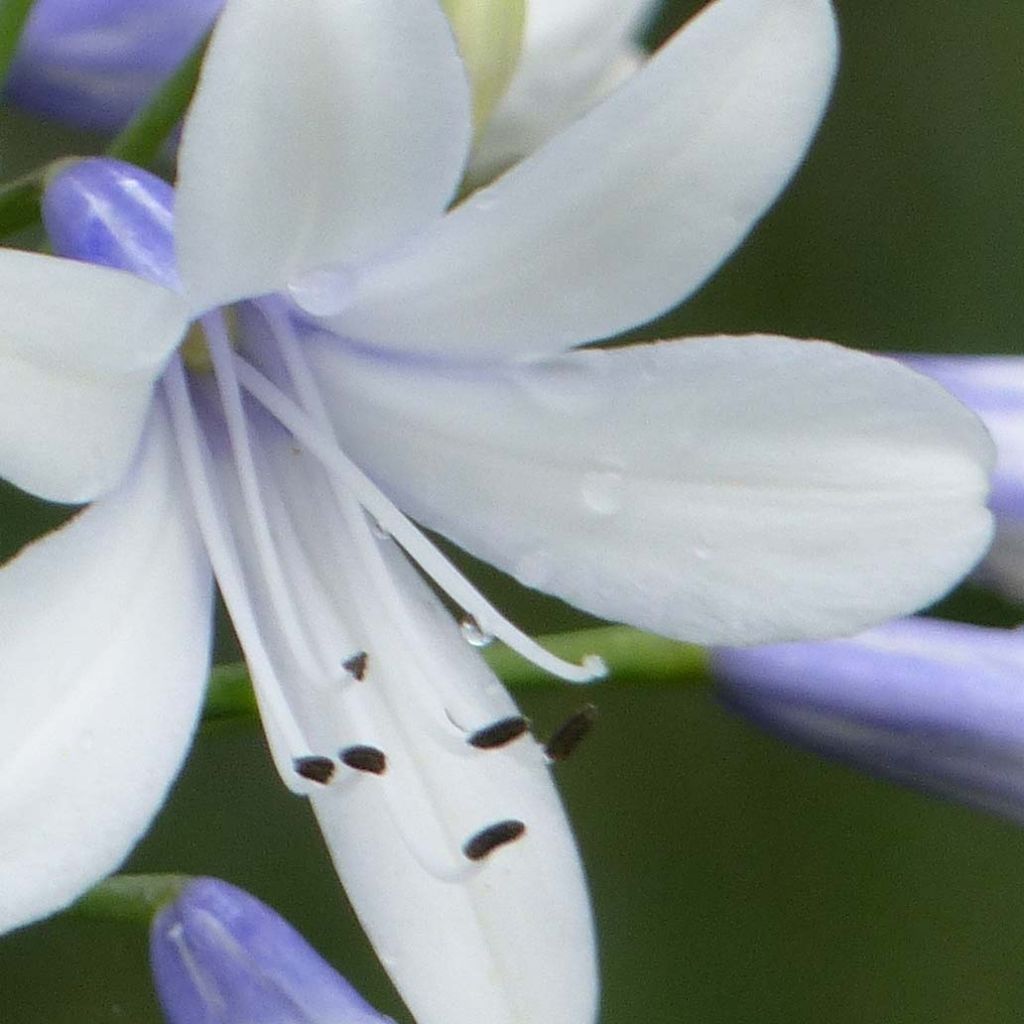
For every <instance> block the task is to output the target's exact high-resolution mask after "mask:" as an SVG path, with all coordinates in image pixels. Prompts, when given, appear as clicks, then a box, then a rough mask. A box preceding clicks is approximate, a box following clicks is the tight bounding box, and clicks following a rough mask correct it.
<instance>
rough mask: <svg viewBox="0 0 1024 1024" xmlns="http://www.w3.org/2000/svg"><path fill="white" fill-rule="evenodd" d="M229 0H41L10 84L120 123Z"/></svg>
mask: <svg viewBox="0 0 1024 1024" xmlns="http://www.w3.org/2000/svg"><path fill="white" fill-rule="evenodd" d="M222 5H223V0H36V4H35V7H34V8H33V10H32V14H31V16H30V17H29V21H28V24H27V25H26V26H25V31H24V33H23V35H22V38H21V42H20V44H19V47H18V52H17V54H16V56H15V60H14V64H13V66H12V68H11V75H10V79H9V81H8V86H7V97H8V99H10V100H11V101H12V102H13V103H16V104H18V105H19V106H21V107H23V108H25V109H26V110H30V111H32V112H34V113H37V114H42V115H43V116H45V117H53V118H56V119H58V120H61V121H65V122H67V123H69V124H73V125H76V126H77V127H79V128H89V129H93V130H96V131H103V132H112V131H115V130H117V129H118V128H121V127H122V126H123V125H124V124H125V122H126V121H128V119H129V118H130V117H132V115H134V114H135V113H136V112H137V111H138V110H139V108H140V107H142V106H143V105H144V103H145V102H146V100H147V99H149V97H150V96H151V95H152V93H153V92H154V90H155V89H156V88H157V87H158V86H159V85H160V84H161V83H162V82H163V81H164V80H165V79H166V78H167V77H168V76H169V75H170V74H171V72H172V71H173V70H174V69H175V68H176V67H177V66H178V65H179V64H180V63H181V62H182V61H183V60H184V59H185V57H187V56H188V54H189V52H190V51H191V50H192V49H193V47H195V46H196V44H197V43H198V42H199V40H200V39H201V38H202V37H203V35H204V33H205V32H206V31H207V29H209V27H210V25H211V24H212V23H213V19H214V18H215V17H216V15H217V12H218V11H219V10H220V8H221V6H222Z"/></svg>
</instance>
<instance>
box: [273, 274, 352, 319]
mask: <svg viewBox="0 0 1024 1024" xmlns="http://www.w3.org/2000/svg"><path fill="white" fill-rule="evenodd" d="M355 287H356V275H355V272H354V271H352V270H349V269H347V268H345V267H320V268H318V269H317V270H311V271H310V272H309V273H308V274H303V275H302V277H300V278H297V279H296V280H294V281H292V282H290V283H289V285H288V292H289V294H290V295H291V297H292V299H293V300H294V301H295V303H296V304H297V305H298V306H300V307H301V308H302V309H304V310H305V311H306V312H307V313H311V314H312V315H313V316H333V315H334V314H335V313H340V312H341V311H342V310H343V309H344V308H345V307H346V306H347V305H348V304H349V302H350V301H351V299H352V295H353V293H354V292H355Z"/></svg>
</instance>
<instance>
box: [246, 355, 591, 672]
mask: <svg viewBox="0 0 1024 1024" xmlns="http://www.w3.org/2000/svg"><path fill="white" fill-rule="evenodd" d="M234 359H235V363H236V366H235V369H236V372H237V375H238V381H239V383H240V384H241V386H242V387H243V388H244V389H245V390H246V391H248V392H249V394H251V395H252V396H253V398H255V399H256V401H257V402H259V403H260V404H261V405H263V406H264V407H265V408H266V409H267V411H268V412H269V413H271V415H273V416H274V417H275V418H276V419H277V420H279V421H280V422H281V423H282V424H283V425H284V426H285V427H287V428H288V430H289V431H291V433H292V434H293V435H294V436H295V438H296V439H297V440H299V441H300V442H301V443H302V444H304V445H306V447H307V448H308V449H309V451H310V453H311V454H313V455H314V456H316V458H318V459H319V460H320V462H321V463H322V464H323V466H324V468H325V469H326V470H327V471H328V472H329V473H332V474H335V475H336V476H337V477H339V478H340V479H341V480H342V481H343V482H344V484H345V486H346V488H347V489H348V490H349V491H350V492H351V494H352V495H353V497H354V498H355V500H356V501H358V502H359V504H360V505H362V507H363V508H365V509H366V510H367V512H369V513H370V514H371V515H372V516H374V517H375V518H376V519H377V521H378V523H380V525H381V526H382V527H384V528H385V529H386V530H388V532H389V533H390V534H391V535H392V536H393V537H394V538H395V540H396V541H398V543H399V544H401V546H402V547H403V548H404V550H405V551H406V553H407V554H408V555H409V557H410V558H412V559H413V560H414V561H415V562H416V563H417V565H419V567H420V568H421V569H422V570H423V571H424V572H425V573H426V574H427V575H428V576H429V577H430V578H431V579H433V580H434V582H435V583H437V585H438V586H439V587H441V589H443V590H444V591H446V592H447V593H448V594H449V596H450V597H451V598H452V599H453V600H454V601H455V602H456V603H457V604H459V605H460V606H461V607H463V608H466V609H467V610H468V611H469V613H470V614H471V615H472V616H473V617H474V618H475V619H476V621H477V623H478V626H479V628H480V630H481V631H482V632H484V633H490V634H492V635H493V636H495V637H497V638H498V639H499V640H501V641H502V642H503V643H504V644H506V645H507V646H508V647H510V648H511V649H512V650H514V651H516V652H517V653H518V654H520V655H522V656H523V657H524V658H526V659H527V660H528V661H531V662H533V664H535V665H536V666H537V667H538V668H541V669H544V670H545V671H546V672H550V673H551V674H552V675H554V676H558V677H559V678H561V679H564V680H566V681H567V682H570V683H589V682H593V681H594V680H595V679H599V678H601V676H603V675H605V674H606V672H607V668H606V666H605V664H604V662H603V661H602V660H601V659H600V658H598V657H596V656H594V655H590V656H588V657H586V658H584V659H583V661H582V663H581V664H580V665H574V664H572V663H571V662H567V661H564V660H562V659H561V658H558V657H556V656H555V655H554V654H552V653H551V652H550V651H548V650H545V649H544V648H543V647H541V646H540V644H538V643H537V642H536V641H534V640H532V639H531V638H530V637H528V636H526V634H525V633H523V632H522V631H521V630H519V629H517V628H516V627H515V626H513V625H512V623H511V622H509V621H508V620H507V619H506V618H504V616H502V615H501V613H500V612H499V611H498V610H497V609H496V608H495V607H494V606H493V605H492V604H491V603H490V602H489V601H488V600H487V599H486V598H485V597H484V596H483V595H482V594H481V593H480V592H479V591H478V590H477V589H476V588H475V587H474V586H473V585H472V584H471V583H470V582H469V581H468V580H467V579H466V578H465V576H463V575H462V574H461V573H460V572H459V570H458V569H456V568H455V566H454V565H452V563H451V562H449V561H448V559H447V558H445V557H444V555H442V554H441V552H440V551H438V550H437V548H435V547H434V545H433V544H431V542H430V541H429V540H427V538H426V537H425V536H424V535H423V533H421V532H420V530H419V529H418V528H417V527H416V526H415V525H414V524H413V523H412V521H411V520H410V519H408V518H407V517H406V516H405V515H404V514H403V513H402V512H400V511H399V510H398V509H397V508H396V507H395V506H394V505H393V504H392V503H391V501H390V500H389V499H388V498H387V496H386V495H384V494H383V493H382V492H381V491H380V490H379V489H378V488H377V486H376V484H374V483H373V482H372V481H371V480H370V478H369V477H367V476H366V475H365V474H364V473H363V471H362V470H361V469H360V468H359V467H358V466H356V464H355V463H354V462H352V461H351V460H350V459H349V458H348V457H347V456H346V455H345V454H344V452H342V451H341V450H340V449H339V448H338V447H337V444H336V443H335V442H334V441H333V440H332V439H331V438H329V437H327V436H325V434H324V433H323V431H322V430H321V429H319V428H318V427H317V425H316V424H315V423H314V422H312V421H311V420H310V418H309V416H308V415H307V414H306V413H305V412H304V411H303V410H302V409H301V408H299V407H298V406H297V405H296V404H295V403H294V402H292V401H291V399H289V398H288V397H287V396H286V395H284V394H283V393H282V392H281V391H280V390H279V389H278V388H276V387H275V386H274V385H273V384H272V383H271V382H270V381H269V380H268V379H267V378H266V377H264V376H263V374H262V373H260V371H259V370H257V369H256V368H255V367H254V366H252V365H250V364H249V363H247V362H246V361H245V360H244V359H242V358H241V356H239V355H237V354H234Z"/></svg>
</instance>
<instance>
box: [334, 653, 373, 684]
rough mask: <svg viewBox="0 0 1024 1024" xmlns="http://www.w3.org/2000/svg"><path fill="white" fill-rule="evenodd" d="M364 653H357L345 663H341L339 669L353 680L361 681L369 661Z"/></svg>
mask: <svg viewBox="0 0 1024 1024" xmlns="http://www.w3.org/2000/svg"><path fill="white" fill-rule="evenodd" d="M369 660H370V659H369V655H368V654H367V653H366V651H358V652H357V653H356V654H353V655H352V657H351V658H349V659H348V660H347V661H343V662H342V663H341V667H342V668H343V669H344V670H345V671H346V672H347V673H348V674H349V675H350V676H351V677H352V678H353V679H362V678H363V677H364V676H365V675H366V663H367V661H369Z"/></svg>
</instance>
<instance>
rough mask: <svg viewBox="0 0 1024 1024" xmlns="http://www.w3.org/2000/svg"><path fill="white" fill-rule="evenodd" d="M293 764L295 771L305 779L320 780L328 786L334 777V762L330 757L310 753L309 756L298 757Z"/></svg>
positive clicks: (323, 784) (321, 783)
mask: <svg viewBox="0 0 1024 1024" xmlns="http://www.w3.org/2000/svg"><path fill="white" fill-rule="evenodd" d="M292 764H293V765H294V766H295V771H296V772H298V773H299V775H301V776H302V777H303V778H304V779H309V780H310V782H319V783H320V785H321V786H326V785H327V783H328V782H330V781H331V779H332V778H334V762H333V761H332V760H331V759H330V758H329V757H319V756H316V755H310V756H309V757H297V758H295V760H294V761H292Z"/></svg>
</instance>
